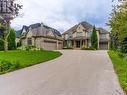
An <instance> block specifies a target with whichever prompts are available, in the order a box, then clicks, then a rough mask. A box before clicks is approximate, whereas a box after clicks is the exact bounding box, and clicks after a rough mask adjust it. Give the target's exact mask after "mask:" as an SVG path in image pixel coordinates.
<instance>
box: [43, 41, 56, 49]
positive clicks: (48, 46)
mask: <svg viewBox="0 0 127 95" xmlns="http://www.w3.org/2000/svg"><path fill="white" fill-rule="evenodd" d="M44 49H45V50H56V49H57V43H56V42H55V41H44Z"/></svg>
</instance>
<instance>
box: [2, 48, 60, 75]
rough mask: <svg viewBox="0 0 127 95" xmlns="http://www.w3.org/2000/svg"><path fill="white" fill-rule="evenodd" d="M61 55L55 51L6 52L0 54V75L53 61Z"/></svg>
mask: <svg viewBox="0 0 127 95" xmlns="http://www.w3.org/2000/svg"><path fill="white" fill-rule="evenodd" d="M61 55H62V54H61V53H60V52H57V51H44V50H38V51H29V52H28V51H19V50H15V51H8V52H3V51H1V52H0V74H4V73H7V72H10V71H14V70H17V69H21V68H24V67H28V66H32V65H35V64H38V63H42V62H45V61H49V60H52V59H55V58H57V57H59V56H61Z"/></svg>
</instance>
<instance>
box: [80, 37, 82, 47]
mask: <svg viewBox="0 0 127 95" xmlns="http://www.w3.org/2000/svg"><path fill="white" fill-rule="evenodd" d="M80 48H82V39H81V40H80Z"/></svg>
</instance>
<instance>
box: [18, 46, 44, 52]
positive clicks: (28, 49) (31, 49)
mask: <svg viewBox="0 0 127 95" xmlns="http://www.w3.org/2000/svg"><path fill="white" fill-rule="evenodd" d="M17 50H26V51H36V50H43V49H42V48H41V49H39V48H36V47H35V46H32V45H29V46H21V47H18V48H17Z"/></svg>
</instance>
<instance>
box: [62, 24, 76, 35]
mask: <svg viewBox="0 0 127 95" xmlns="http://www.w3.org/2000/svg"><path fill="white" fill-rule="evenodd" d="M77 27H78V25H75V26H73V27H71V28H70V29H69V30H67V31H65V32H64V33H63V35H64V34H67V33H69V32H70V33H73V32H74V31H76V29H77Z"/></svg>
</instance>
